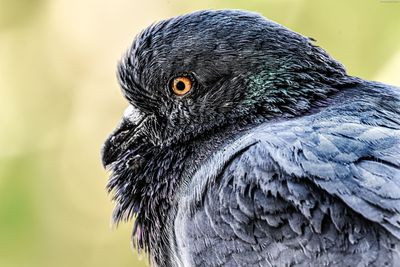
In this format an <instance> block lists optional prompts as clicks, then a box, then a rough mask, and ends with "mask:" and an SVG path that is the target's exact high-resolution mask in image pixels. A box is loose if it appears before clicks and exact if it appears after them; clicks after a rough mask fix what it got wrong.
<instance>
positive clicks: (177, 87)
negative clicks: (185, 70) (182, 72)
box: [171, 76, 193, 96]
mask: <svg viewBox="0 0 400 267" xmlns="http://www.w3.org/2000/svg"><path fill="white" fill-rule="evenodd" d="M192 87H193V82H192V79H190V77H187V76H179V77H176V78H174V79H173V80H172V82H171V89H172V92H173V93H174V94H175V95H177V96H183V95H186V94H187V93H188V92H189V91H190V90H191V89H192Z"/></svg>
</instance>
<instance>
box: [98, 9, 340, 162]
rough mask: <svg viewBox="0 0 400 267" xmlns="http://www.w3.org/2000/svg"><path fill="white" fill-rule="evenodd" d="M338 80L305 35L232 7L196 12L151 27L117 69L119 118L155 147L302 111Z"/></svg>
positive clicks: (330, 62)
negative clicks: (123, 103) (121, 99)
mask: <svg viewBox="0 0 400 267" xmlns="http://www.w3.org/2000/svg"><path fill="white" fill-rule="evenodd" d="M345 77H346V75H345V71H344V68H343V67H342V66H341V65H340V64H339V63H338V62H336V61H335V60H333V59H332V58H331V57H330V56H329V55H328V54H327V53H325V51H323V50H322V49H320V48H319V47H316V46H315V45H313V44H312V41H311V40H310V39H309V38H306V37H303V36H302V35H300V34H297V33H294V32H292V31H290V30H288V29H287V28H285V27H283V26H281V25H279V24H277V23H274V22H272V21H269V20H266V19H265V18H263V17H262V16H260V15H258V14H255V13H251V12H246V11H238V10H216V11H199V12H195V13H191V14H188V15H183V16H178V17H175V18H172V19H168V20H164V21H161V22H159V23H157V24H154V25H152V26H150V27H148V28H147V29H145V30H144V31H143V32H141V33H140V34H139V35H138V36H137V37H136V38H135V40H134V42H133V44H132V46H131V48H130V49H129V50H128V51H127V52H126V54H125V55H124V56H123V58H122V59H121V61H120V63H119V66H118V79H119V82H120V85H121V88H122V92H123V94H124V96H125V97H126V99H127V100H128V101H129V103H130V104H131V107H129V109H128V111H127V112H126V113H125V115H126V116H125V117H124V120H125V122H123V123H125V124H127V123H128V124H132V123H130V121H132V119H133V121H135V120H137V118H143V119H144V121H143V122H142V123H141V124H140V125H141V127H142V128H143V129H145V130H142V132H143V134H145V135H146V136H147V140H148V141H149V142H151V143H152V144H153V145H156V146H168V145H170V144H173V143H185V142H186V141H188V140H190V139H192V138H194V137H196V136H198V135H199V134H202V133H205V132H207V131H210V130H212V129H215V128H220V127H224V126H226V125H232V124H246V123H249V122H254V121H259V120H263V119H265V118H267V119H268V118H272V117H277V116H282V115H283V116H293V115H298V114H301V113H302V112H304V111H306V110H308V109H309V108H310V107H311V105H312V101H313V100H315V99H316V98H324V97H325V96H326V94H327V93H328V92H329V91H330V90H331V89H332V83H334V82H339V83H340V82H342V81H343V79H344V78H345ZM133 116H136V117H137V118H133ZM134 123H135V122H134ZM134 123H133V124H134ZM106 154H107V153H105V155H104V156H105V164H107V163H109V162H108V161H109V160H107V155H106Z"/></svg>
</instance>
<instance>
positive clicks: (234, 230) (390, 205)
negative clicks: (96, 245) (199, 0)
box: [103, 10, 400, 266]
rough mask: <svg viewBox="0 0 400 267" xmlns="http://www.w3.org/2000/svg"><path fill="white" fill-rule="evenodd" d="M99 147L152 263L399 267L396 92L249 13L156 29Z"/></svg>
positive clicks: (138, 49) (118, 213) (182, 19)
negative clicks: (120, 113) (124, 105)
mask: <svg viewBox="0 0 400 267" xmlns="http://www.w3.org/2000/svg"><path fill="white" fill-rule="evenodd" d="M118 75H119V79H120V83H121V87H122V91H123V93H124V95H125V97H126V98H127V99H128V101H129V102H130V104H131V106H130V107H129V108H128V109H127V111H126V113H125V114H124V117H123V119H122V122H121V123H120V125H119V126H118V128H117V129H116V130H115V131H114V133H113V134H112V135H111V136H110V137H109V139H108V140H107V141H106V143H105V145H104V147H103V164H104V165H105V166H106V167H107V168H109V169H110V170H111V171H112V174H111V177H110V180H109V184H108V189H109V191H110V192H113V194H114V200H115V202H116V208H115V211H114V220H115V221H116V222H119V221H121V220H127V219H130V218H131V217H132V216H136V220H135V226H134V231H133V234H134V236H133V240H134V242H135V244H136V246H137V247H138V248H139V249H144V250H145V251H146V252H148V253H149V255H150V258H151V261H152V263H153V264H154V265H155V266H399V265H400V90H399V89H398V88H396V87H393V86H389V85H385V84H381V83H377V82H369V81H365V80H362V79H359V78H355V77H351V76H349V75H347V74H346V72H345V70H344V68H343V66H342V65H341V64H340V63H338V62H337V61H335V60H334V59H332V58H331V57H329V55H328V54H327V53H326V52H325V51H323V50H322V49H320V48H319V47H316V46H315V45H313V44H312V43H311V41H310V40H309V39H308V38H305V37H303V36H301V35H299V34H296V33H293V32H292V31H290V30H288V29H286V28H284V27H282V26H280V25H279V24H276V23H273V22H270V21H268V20H266V19H264V18H262V17H261V16H259V15H256V14H253V13H249V12H244V11H230V10H219V11H200V12H195V13H192V14H188V15H184V16H179V17H176V18H172V19H170V20H166V21H162V22H160V23H159V24H155V25H152V26H150V27H149V28H148V29H146V30H145V31H144V32H142V33H141V34H139V35H138V36H137V37H136V39H135V41H134V43H133V45H132V48H131V49H129V51H128V52H127V54H126V56H125V57H124V58H123V59H122V61H121V63H120V65H119V72H118Z"/></svg>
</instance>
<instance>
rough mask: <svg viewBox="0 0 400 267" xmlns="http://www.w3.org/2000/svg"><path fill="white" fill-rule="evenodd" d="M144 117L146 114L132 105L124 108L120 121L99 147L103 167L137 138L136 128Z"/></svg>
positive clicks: (137, 128) (138, 128) (114, 159)
mask: <svg viewBox="0 0 400 267" xmlns="http://www.w3.org/2000/svg"><path fill="white" fill-rule="evenodd" d="M145 118H146V116H145V115H144V114H143V113H141V112H140V111H139V110H138V109H137V108H134V107H133V106H129V107H128V108H127V109H126V110H125V113H124V116H123V118H122V121H121V122H120V124H119V125H118V127H117V128H116V129H115V130H114V131H113V132H112V133H111V135H110V136H109V137H108V138H107V140H106V141H105V142H104V144H103V148H102V149H101V159H102V163H103V166H104V168H107V167H108V166H110V165H111V164H112V163H113V162H115V161H116V160H117V159H118V158H119V156H120V155H121V153H123V152H124V151H126V150H127V149H128V148H129V146H130V145H131V144H132V143H133V142H134V139H137V133H138V130H140V125H141V124H142V122H143V121H144V120H145Z"/></svg>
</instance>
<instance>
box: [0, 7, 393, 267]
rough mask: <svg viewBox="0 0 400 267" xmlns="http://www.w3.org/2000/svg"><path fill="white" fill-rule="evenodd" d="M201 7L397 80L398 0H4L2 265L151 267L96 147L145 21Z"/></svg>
mask: <svg viewBox="0 0 400 267" xmlns="http://www.w3.org/2000/svg"><path fill="white" fill-rule="evenodd" d="M205 8H240V9H249V10H253V11H257V12H259V13H262V14H263V15H265V16H267V17H268V18H270V19H273V20H275V21H277V22H279V23H281V24H283V25H285V26H287V27H289V28H291V29H293V30H295V31H297V32H300V33H302V34H303V35H306V36H310V37H313V38H315V39H317V40H318V42H317V44H319V45H320V46H322V47H323V48H325V49H326V50H328V52H330V53H331V55H333V56H334V57H335V58H337V59H338V60H340V61H341V62H342V63H344V65H345V66H346V67H347V69H348V71H349V72H350V73H351V74H353V75H357V76H361V77H363V78H366V79H373V80H379V81H382V82H386V83H391V84H395V85H400V75H399V70H400V3H399V2H392V3H385V2H383V1H378V0H359V1H337V0H325V1H320V0H314V1H313V0H309V1H305V0H303V1H301V0H292V1H289V0H286V1H285V0H275V1H273V0H268V1H267V0H253V1H246V0H242V1H232V0H231V1H227V0H226V1H205V0H202V1H183V0H182V1H172V0H171V1H161V0H160V1H156V0H147V1H137V0H114V1H103V0H101V1H99V0H51V1H50V0H47V1H46V0H0V109H1V113H0V127H1V128H0V130H1V131H0V267H13V266H18V267H19V266H41V267H43V266H44V267H46V266H61V267H62V266H68V267H69V266H146V265H148V263H147V258H146V256H141V259H140V256H138V255H137V254H136V252H134V251H133V250H132V248H131V245H130V231H131V223H129V224H123V225H121V226H120V227H119V228H118V230H114V229H111V227H110V219H109V218H110V214H111V211H112V203H111V202H110V197H109V196H108V195H107V194H106V192H105V190H104V187H105V184H106V179H107V174H106V173H105V171H104V170H103V168H102V167H101V164H100V156H99V150H100V147H101V144H102V142H103V140H104V139H105V138H106V136H107V135H108V133H110V131H111V130H112V129H113V128H114V126H116V123H117V121H118V120H119V118H120V116H121V114H122V112H123V110H124V108H125V107H126V105H127V104H126V102H125V101H124V99H123V98H122V96H121V94H120V92H119V88H118V85H117V82H116V79H115V67H116V62H117V60H118V59H119V57H120V55H122V53H123V52H124V50H125V49H126V48H127V47H128V46H129V44H130V43H131V41H132V39H133V37H134V35H135V34H136V33H138V31H140V30H141V29H142V28H144V27H146V26H147V25H148V24H150V23H152V22H154V21H157V20H160V19H163V18H167V17H170V16H174V15H178V14H181V13H186V12H189V11H193V10H198V9H205Z"/></svg>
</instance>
